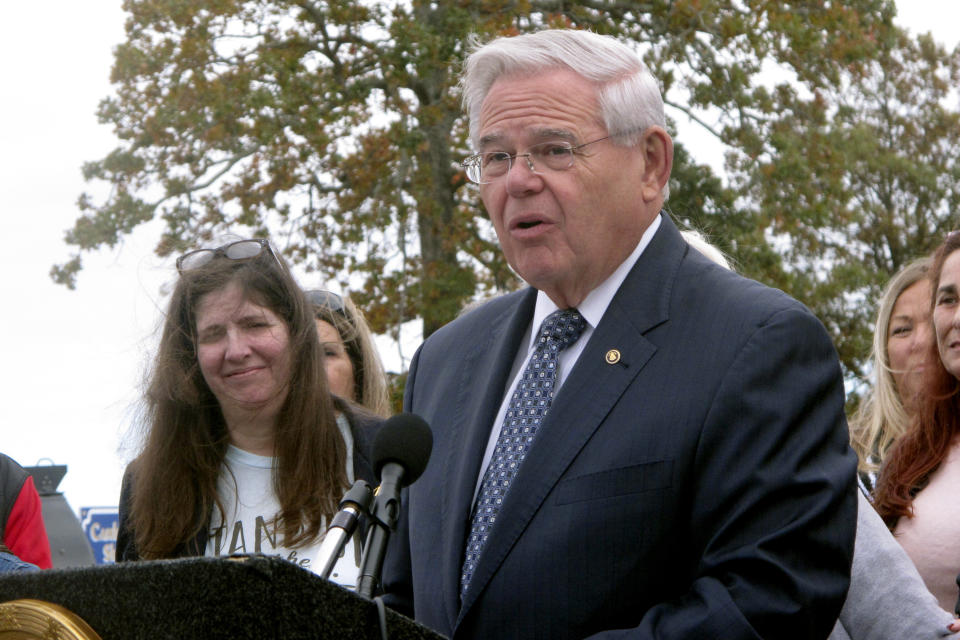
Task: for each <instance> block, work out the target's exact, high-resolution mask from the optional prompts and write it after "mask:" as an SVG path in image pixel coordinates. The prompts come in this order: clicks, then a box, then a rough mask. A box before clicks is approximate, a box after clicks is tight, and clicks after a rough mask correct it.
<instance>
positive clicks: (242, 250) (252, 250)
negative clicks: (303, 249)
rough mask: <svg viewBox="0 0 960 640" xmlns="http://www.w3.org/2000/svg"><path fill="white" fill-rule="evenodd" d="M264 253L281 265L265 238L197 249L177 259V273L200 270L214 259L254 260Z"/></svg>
mask: <svg viewBox="0 0 960 640" xmlns="http://www.w3.org/2000/svg"><path fill="white" fill-rule="evenodd" d="M264 251H269V252H270V255H272V256H273V259H274V260H276V261H277V264H278V265H281V268H282V266H283V265H282V263H281V262H280V258H278V257H277V254H276V253H274V251H273V247H271V246H270V243H269V242H268V241H267V240H264V239H263V238H253V239H252V240H236V241H234V242H228V243H227V244H224V245H221V246H219V247H216V248H213V249H197V250H195V251H189V252H187V253H185V254H183V255H182V256H180V257H179V258H177V271H178V272H180V273H183V272H185V271H192V270H194V269H199V268H200V267H202V266H203V265H205V264H207V263H209V262H210V261H211V260H213V259H214V258H218V257H220V258H227V259H228V260H252V259H253V258H256V257H258V256H259V255H260V254H262V253H263V252H264Z"/></svg>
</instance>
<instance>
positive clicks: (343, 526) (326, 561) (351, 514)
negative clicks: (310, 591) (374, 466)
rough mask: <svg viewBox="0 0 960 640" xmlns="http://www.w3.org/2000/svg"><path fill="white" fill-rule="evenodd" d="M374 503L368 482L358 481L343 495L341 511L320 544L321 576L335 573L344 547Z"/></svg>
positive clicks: (332, 521)
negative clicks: (334, 569) (334, 570)
mask: <svg viewBox="0 0 960 640" xmlns="http://www.w3.org/2000/svg"><path fill="white" fill-rule="evenodd" d="M372 501H373V491H372V490H371V489H370V485H369V483H367V481H366V480H357V481H356V482H354V483H353V486H352V487H350V489H348V490H347V492H346V493H345V494H343V498H342V499H341V500H340V505H339V506H340V511H338V512H337V515H335V516H333V520H331V521H330V526H329V527H327V533H326V535H325V536H324V537H323V542H322V543H321V544H320V550H319V551H318V552H317V557H318V558H319V559H320V562H321V564H320V567H321V570H320V576H321V577H323V578H329V577H330V574H331V573H332V572H333V567H334V565H336V564H337V559H338V558H339V557H340V554H341V553H342V552H343V547H344V546H346V544H347V541H348V540H350V538H351V537H352V536H353V532H354V531H355V530H356V528H357V522H358V521H359V520H360V516H365V515H367V512H368V510H369V509H370V503H371V502H372Z"/></svg>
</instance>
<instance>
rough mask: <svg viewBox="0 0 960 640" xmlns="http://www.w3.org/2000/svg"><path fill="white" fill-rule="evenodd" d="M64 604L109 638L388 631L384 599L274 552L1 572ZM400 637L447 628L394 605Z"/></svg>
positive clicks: (294, 636) (233, 639)
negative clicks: (430, 625)
mask: <svg viewBox="0 0 960 640" xmlns="http://www.w3.org/2000/svg"><path fill="white" fill-rule="evenodd" d="M22 598H31V599H37V600H44V601H47V602H52V603H54V604H58V605H60V606H62V607H65V608H66V609H68V610H70V611H71V612H73V613H74V614H76V615H78V616H80V617H81V618H82V619H83V620H84V621H86V623H87V624H88V625H90V627H91V628H92V629H93V630H94V631H96V632H97V634H98V635H99V636H100V637H101V638H103V640H134V639H136V640H141V639H143V640H146V639H150V640H158V639H161V638H169V639H171V640H173V639H176V640H185V639H189V638H209V639H211V640H212V639H217V638H223V639H227V638H229V639H230V640H237V639H243V638H251V639H254V638H255V639H257V640H262V639H266V638H277V639H278V640H298V639H301V638H303V639H307V638H309V639H310V640H314V639H316V638H361V639H362V638H370V639H371V640H373V639H377V640H378V639H379V638H381V632H380V624H379V621H378V610H377V606H376V603H374V602H373V601H371V600H367V599H366V598H361V597H360V596H358V595H356V594H354V593H352V592H350V591H348V590H346V589H343V588H341V587H339V586H337V585H335V584H333V583H330V582H328V581H326V580H324V579H322V578H320V577H319V576H316V575H314V574H312V573H310V572H308V571H305V570H303V569H301V568H299V567H297V566H294V565H293V564H291V563H289V562H286V561H284V560H280V559H279V558H269V557H264V556H248V557H241V558H236V559H218V558H189V559H182V560H161V561H153V562H133V563H123V564H118V565H103V566H92V567H86V568H71V569H52V570H48V571H40V572H32V573H12V574H10V573H8V574H2V575H0V603H3V602H8V601H11V600H19V599H22ZM386 622H387V635H388V637H389V638H390V639H391V640H421V639H423V640H441V639H442V636H440V635H439V634H437V633H435V632H433V631H431V630H430V629H427V628H426V627H424V626H422V625H419V624H417V623H415V622H413V621H412V620H410V619H408V618H405V617H404V616H401V615H399V614H397V613H395V612H393V611H390V610H387V611H386Z"/></svg>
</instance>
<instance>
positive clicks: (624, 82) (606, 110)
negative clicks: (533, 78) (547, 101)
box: [460, 29, 668, 197]
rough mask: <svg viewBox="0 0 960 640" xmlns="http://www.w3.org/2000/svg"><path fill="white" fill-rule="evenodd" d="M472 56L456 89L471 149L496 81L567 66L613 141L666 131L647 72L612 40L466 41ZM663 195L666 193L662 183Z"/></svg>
mask: <svg viewBox="0 0 960 640" xmlns="http://www.w3.org/2000/svg"><path fill="white" fill-rule="evenodd" d="M470 44H471V48H472V52H471V54H470V55H469V56H468V57H467V59H466V61H465V63H464V71H463V77H462V79H461V81H460V87H461V89H462V95H463V106H464V108H465V109H466V111H467V116H468V118H469V121H470V136H471V141H472V142H473V145H474V146H475V147H476V146H477V145H478V140H477V135H478V132H479V130H480V108H481V106H482V105H483V101H484V99H485V98H486V97H487V93H488V92H489V91H490V88H491V87H492V86H493V83H494V82H496V81H497V80H498V79H499V78H500V77H502V76H505V75H510V74H531V73H536V72H540V71H543V70H544V69H556V68H567V69H570V70H572V71H574V72H575V73H577V74H578V75H580V76H582V77H584V78H585V79H587V80H589V81H591V82H593V83H594V84H596V86H597V92H598V93H597V96H598V99H599V102H600V113H599V114H598V115H599V116H600V117H601V118H602V120H603V123H604V125H605V126H606V129H607V131H608V132H610V134H611V136H615V138H614V140H613V141H614V143H615V144H620V145H623V146H632V145H634V144H636V143H637V142H638V141H639V140H640V136H641V134H642V133H643V132H644V131H645V130H646V129H648V128H649V127H652V126H654V125H656V126H660V127H663V128H664V129H666V126H667V125H666V117H665V116H664V111H663V98H662V96H661V95H660V87H659V85H658V84H657V80H656V78H654V77H653V74H652V73H650V70H649V69H648V68H647V66H646V65H645V64H644V63H643V60H641V59H640V56H638V55H637V54H636V52H634V51H633V50H632V49H631V48H630V47H628V46H626V45H625V44H623V43H621V42H620V41H618V40H617V39H616V38H613V37H612V36H601V35H598V34H596V33H592V32H590V31H578V30H574V29H546V30H543V31H538V32H536V33H527V34H523V35H519V36H512V37H500V38H496V39H495V40H492V41H490V42H489V43H487V44H482V43H480V42H479V40H478V39H477V38H476V36H473V37H471V39H470ZM663 195H664V197H666V196H667V195H668V193H667V185H664V191H663Z"/></svg>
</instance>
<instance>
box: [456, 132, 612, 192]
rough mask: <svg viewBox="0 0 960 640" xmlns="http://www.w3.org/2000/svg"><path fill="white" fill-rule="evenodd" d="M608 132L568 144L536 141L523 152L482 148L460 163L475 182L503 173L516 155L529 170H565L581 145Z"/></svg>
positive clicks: (603, 138) (486, 180)
mask: <svg viewBox="0 0 960 640" xmlns="http://www.w3.org/2000/svg"><path fill="white" fill-rule="evenodd" d="M609 137H611V136H604V137H602V138H597V139H596V140H591V141H590V142H584V143H583V144H578V145H572V144H570V143H569V142H562V141H553V142H540V143H538V144H535V145H532V146H530V147H528V148H527V152H526V153H507V152H506V151H486V152H484V153H475V154H474V155H472V156H470V157H469V158H467V159H466V160H464V161H463V162H462V163H461V165H462V166H463V169H464V171H466V173H467V178H468V179H469V180H470V181H471V182H476V183H477V184H489V183H491V182H493V181H494V180H496V179H497V178H499V177H501V176H505V175H506V174H507V172H508V171H510V169H511V168H512V167H513V161H514V160H515V159H516V158H523V159H525V160H526V161H527V166H528V167H529V168H530V171H532V172H533V173H541V172H540V171H538V168H547V169H549V170H551V171H566V170H567V169H569V168H570V167H572V166H573V156H574V155H576V154H577V153H579V151H580V149H583V148H584V147H585V146H587V145H590V144H593V143H594V142H600V141H601V140H606V139H607V138H609Z"/></svg>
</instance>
